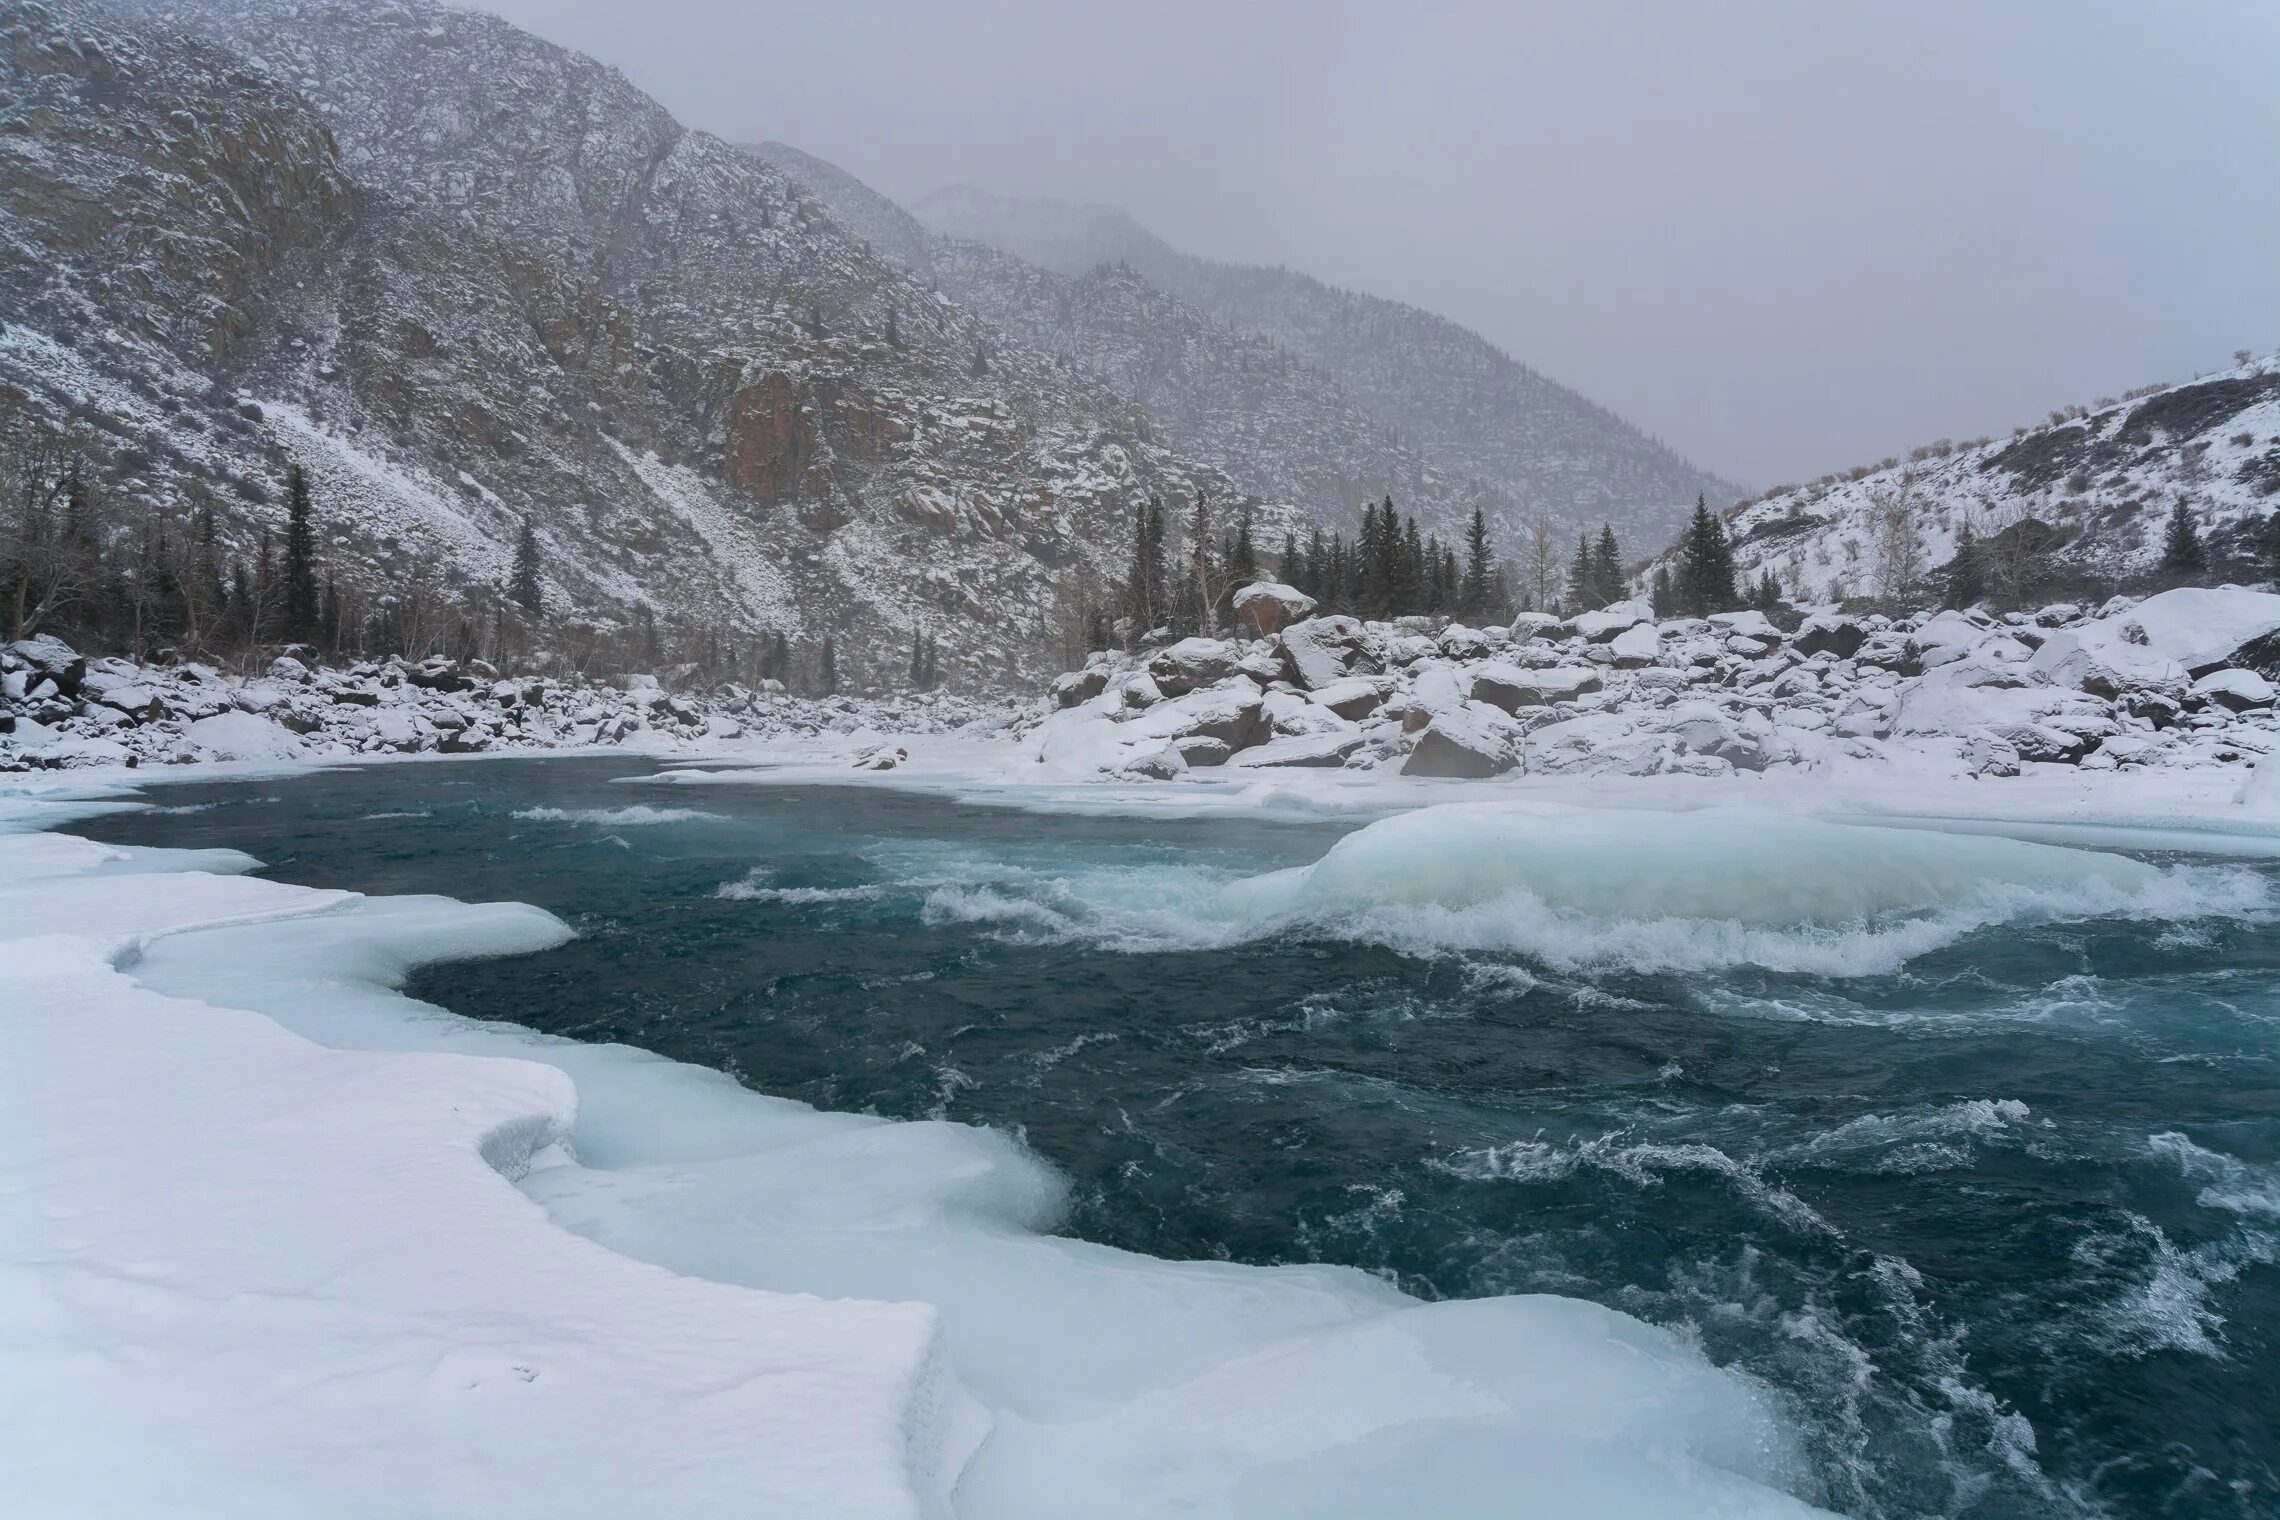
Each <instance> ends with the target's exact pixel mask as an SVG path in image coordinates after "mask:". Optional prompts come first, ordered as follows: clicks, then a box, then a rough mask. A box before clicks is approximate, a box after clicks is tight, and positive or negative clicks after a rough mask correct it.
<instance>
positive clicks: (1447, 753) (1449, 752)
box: [1401, 702, 1518, 780]
mask: <svg viewBox="0 0 2280 1520" xmlns="http://www.w3.org/2000/svg"><path fill="white" fill-rule="evenodd" d="M1501 723H1502V715H1501V714H1499V713H1498V712H1497V711H1496V710H1495V709H1494V708H1492V707H1489V706H1488V705H1487V704H1485V703H1478V702H1475V703H1468V704H1467V705H1466V706H1465V707H1463V708H1461V709H1459V710H1457V711H1455V712H1444V713H1435V714H1434V715H1433V718H1432V721H1431V722H1429V723H1427V724H1426V725H1425V727H1424V728H1423V729H1422V730H1420V731H1419V733H1418V735H1417V745H1416V748H1414V749H1412V750H1411V751H1410V752H1409V758H1408V759H1407V760H1405V761H1403V762H1402V765H1401V774H1403V775H1404V776H1434V777H1447V778H1451V779H1462V780H1479V779H1481V778H1483V777H1488V776H1497V775H1502V774H1503V773H1504V772H1506V771H1508V770H1510V769H1512V767H1513V766H1514V765H1515V764H1517V763H1518V758H1517V757H1516V756H1515V755H1514V754H1513V752H1512V745H1511V743H1510V742H1509V741H1508V740H1507V739H1506V737H1505V735H1504V732H1503V730H1502V727H1501Z"/></svg>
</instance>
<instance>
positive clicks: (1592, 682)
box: [1469, 662, 1605, 713]
mask: <svg viewBox="0 0 2280 1520" xmlns="http://www.w3.org/2000/svg"><path fill="white" fill-rule="evenodd" d="M1604 684H1605V683H1604V682H1603V681H1602V679H1601V677H1600V673H1599V672H1598V671H1596V670H1594V669H1592V668H1591V667H1590V666H1587V665H1554V666H1549V667H1547V668H1545V669H1541V670H1522V669H1520V668H1518V667H1516V666H1512V665H1505V664H1499V663H1494V662H1491V663H1489V664H1486V665H1481V666H1477V667H1475V669H1474V671H1473V677H1472V689H1471V691H1470V693H1469V695H1470V696H1471V697H1472V699H1473V700H1474V701H1476V702H1486V703H1488V704H1489V705H1490V706H1492V707H1498V708H1502V709H1503V710H1504V711H1505V712H1508V713H1513V712H1518V711H1519V710H1520V709H1521V708H1523V707H1549V706H1551V705H1552V704H1554V703H1556V702H1572V701H1574V700H1575V699H1576V698H1577V697H1579V696H1582V695H1583V694H1584V693H1586V692H1593V691H1598V690H1600V689H1601V688H1602V687H1603V685H1604Z"/></svg>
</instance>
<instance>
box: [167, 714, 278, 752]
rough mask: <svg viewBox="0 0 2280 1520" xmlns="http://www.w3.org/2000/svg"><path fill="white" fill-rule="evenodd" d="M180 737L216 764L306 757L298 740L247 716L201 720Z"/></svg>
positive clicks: (224, 716) (249, 715) (258, 718)
mask: <svg viewBox="0 0 2280 1520" xmlns="http://www.w3.org/2000/svg"><path fill="white" fill-rule="evenodd" d="M182 737H183V739H184V740H185V741H186V742H188V743H189V744H191V745H192V746H194V747H195V748H197V749H198V750H199V751H201V752H202V753H203V754H205V755H207V756H209V757H211V758H212V759H215V760H297V759H299V758H300V757H301V756H302V755H303V754H304V753H306V751H305V750H304V749H303V748H302V746H301V741H300V740H299V739H296V738H295V737H293V735H292V734H290V733H288V732H287V731H286V730H285V729H283V728H281V727H279V726H278V725H277V724H275V723H272V722H271V721H269V719H267V718H264V717H260V716H258V715H256V714H254V713H249V712H226V713H217V714H215V715H214V716H213V717H211V718H200V719H198V720H197V721H196V722H195V723H191V724H189V725H187V726H186V727H185V728H184V729H183V731H182Z"/></svg>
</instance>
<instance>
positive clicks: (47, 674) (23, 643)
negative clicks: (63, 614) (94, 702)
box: [7, 633, 87, 697]
mask: <svg viewBox="0 0 2280 1520" xmlns="http://www.w3.org/2000/svg"><path fill="white" fill-rule="evenodd" d="M7 655H8V660H7V663H8V664H9V665H12V666H14V667H16V668H18V669H21V670H26V671H30V672H32V673H33V674H34V675H35V676H39V677H44V678H45V679H47V680H50V681H53V682H54V683H55V689H56V691H57V692H58V693H60V694H61V695H63V696H66V697H76V696H78V695H79V683H80V682H81V681H84V680H85V679H87V658H86V656H84V655H82V654H80V653H79V651H78V650H76V649H73V648H72V647H71V646H70V645H69V644H66V643H65V642H64V641H63V640H61V639H59V638H57V637H56V636H55V635H54V634H52V633H42V634H38V635H35V636H34V637H32V638H28V639H18V640H17V641H16V642H15V643H13V644H10V645H9V646H8V649H7ZM30 684H31V685H33V686H35V687H36V686H38V685H39V681H38V680H34V681H32V682H31V683H30Z"/></svg>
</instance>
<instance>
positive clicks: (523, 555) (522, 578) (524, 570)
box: [507, 517, 545, 617]
mask: <svg viewBox="0 0 2280 1520" xmlns="http://www.w3.org/2000/svg"><path fill="white" fill-rule="evenodd" d="M538 575H539V567H538V535H537V534H535V533H533V532H531V530H530V519H529V518H527V517H526V518H524V519H523V520H522V530H521V531H520V532H518V533H517V534H516V535H515V573H514V579H513V580H512V581H511V582H509V583H508V591H507V594H508V595H509V596H511V597H513V598H514V603H515V605H516V606H517V607H520V608H521V609H522V610H523V613H524V615H525V616H528V617H537V616H538V615H539V613H540V611H541V610H542V609H543V607H544V605H545V592H544V590H543V589H542V588H541V587H540V585H539V579H538Z"/></svg>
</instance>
